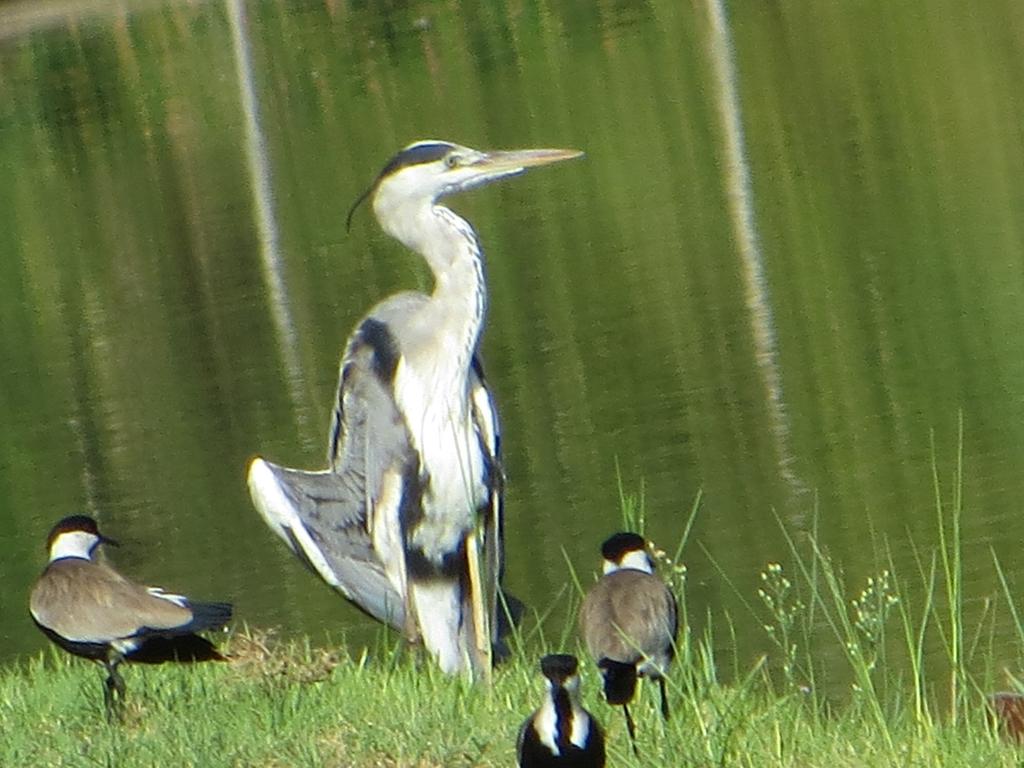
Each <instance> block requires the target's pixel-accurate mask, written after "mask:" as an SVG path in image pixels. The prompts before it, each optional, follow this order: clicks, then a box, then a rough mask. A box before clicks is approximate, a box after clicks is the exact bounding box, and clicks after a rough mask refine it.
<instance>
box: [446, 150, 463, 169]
mask: <svg viewBox="0 0 1024 768" xmlns="http://www.w3.org/2000/svg"><path fill="white" fill-rule="evenodd" d="M461 162H462V158H461V157H459V156H458V155H455V154H452V155H448V156H447V157H446V158H445V159H444V167H445V168H449V169H450V168H457V167H458V166H459V164H460V163H461Z"/></svg>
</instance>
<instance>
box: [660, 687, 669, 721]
mask: <svg viewBox="0 0 1024 768" xmlns="http://www.w3.org/2000/svg"><path fill="white" fill-rule="evenodd" d="M658 687H659V688H661V716H662V717H664V718H665V719H666V720H668V691H667V690H666V688H665V678H664V677H659V678H658Z"/></svg>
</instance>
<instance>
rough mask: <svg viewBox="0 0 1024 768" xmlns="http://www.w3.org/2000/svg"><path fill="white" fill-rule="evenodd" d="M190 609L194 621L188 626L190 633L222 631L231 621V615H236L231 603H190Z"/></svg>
mask: <svg viewBox="0 0 1024 768" xmlns="http://www.w3.org/2000/svg"><path fill="white" fill-rule="evenodd" d="M188 607H189V610H191V611H192V621H191V622H190V623H189V625H188V631H189V632H200V631H202V630H204V629H220V628H221V627H223V626H224V625H225V624H227V623H228V622H229V621H230V620H231V614H232V613H234V607H233V606H232V605H231V603H193V602H190V603H189V604H188Z"/></svg>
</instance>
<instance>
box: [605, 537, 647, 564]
mask: <svg viewBox="0 0 1024 768" xmlns="http://www.w3.org/2000/svg"><path fill="white" fill-rule="evenodd" d="M646 549H647V542H646V541H644V537H643V536H640V535H638V534H636V533H632V532H630V531H622V532H621V533H616V534H615V535H614V536H610V537H608V539H606V540H605V542H604V544H602V545H601V557H603V558H604V559H605V560H610V561H611V562H613V563H618V562H621V561H622V558H623V557H625V556H626V555H627V554H629V553H630V552H644V551H646Z"/></svg>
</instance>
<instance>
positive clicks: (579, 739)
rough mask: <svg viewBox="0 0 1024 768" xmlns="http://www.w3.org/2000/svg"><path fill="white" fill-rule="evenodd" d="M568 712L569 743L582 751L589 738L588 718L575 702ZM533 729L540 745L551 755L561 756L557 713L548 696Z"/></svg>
mask: <svg viewBox="0 0 1024 768" xmlns="http://www.w3.org/2000/svg"><path fill="white" fill-rule="evenodd" d="M570 711H571V713H572V715H571V717H572V727H571V730H570V732H569V741H570V742H571V743H572V744H573V745H574V746H576V747H579V748H580V749H583V748H584V746H585V745H586V743H587V738H588V737H589V736H590V717H589V716H588V715H587V713H586V712H585V711H583V709H582V708H581V707H580V706H579V705H578V704H576V702H573V703H572V709H571V710H570ZM533 727H534V729H535V730H536V731H537V735H538V736H539V737H540V741H541V743H542V744H543V745H544V746H545V747H547V748H548V750H549V751H550V752H551V754H553V755H561V754H562V751H561V749H560V748H559V746H558V711H557V710H556V709H555V703H554V701H552V699H551V697H550V696H548V697H546V698H545V700H544V703H543V704H542V705H541V708H540V711H539V712H538V713H537V717H536V718H534V721H533Z"/></svg>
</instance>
